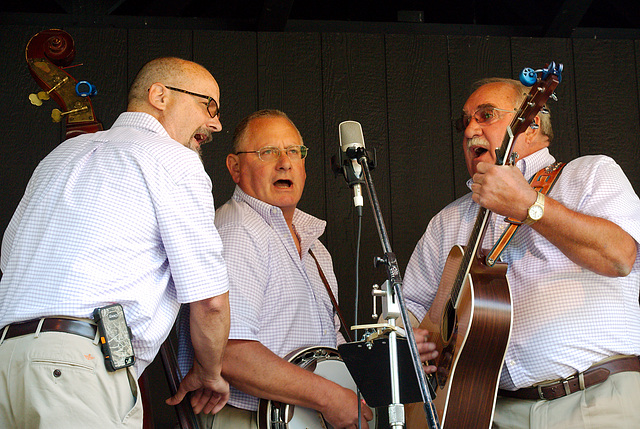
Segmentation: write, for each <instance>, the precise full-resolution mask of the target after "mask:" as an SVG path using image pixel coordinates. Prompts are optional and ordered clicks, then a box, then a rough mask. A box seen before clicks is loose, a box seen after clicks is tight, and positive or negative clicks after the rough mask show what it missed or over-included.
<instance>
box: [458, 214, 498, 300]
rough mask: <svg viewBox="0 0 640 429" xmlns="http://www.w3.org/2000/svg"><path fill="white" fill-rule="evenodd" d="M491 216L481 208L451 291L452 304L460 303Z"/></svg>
mask: <svg viewBox="0 0 640 429" xmlns="http://www.w3.org/2000/svg"><path fill="white" fill-rule="evenodd" d="M490 216H491V212H490V211H489V210H487V209H485V208H484V207H482V206H480V208H479V210H478V215H477V216H476V222H475V224H474V225H473V229H472V230H471V234H470V236H469V241H468V242H467V246H466V247H465V251H464V254H463V255H462V260H461V262H460V267H459V269H458V273H457V274H456V279H455V283H454V285H453V287H452V289H451V302H453V303H457V302H458V297H459V295H460V291H461V290H462V285H463V283H464V280H465V278H466V276H467V274H469V270H470V269H471V264H472V262H473V258H474V256H475V255H476V254H477V253H478V252H480V246H481V243H482V240H483V239H484V234H485V232H486V225H487V223H488V222H489V217H490Z"/></svg>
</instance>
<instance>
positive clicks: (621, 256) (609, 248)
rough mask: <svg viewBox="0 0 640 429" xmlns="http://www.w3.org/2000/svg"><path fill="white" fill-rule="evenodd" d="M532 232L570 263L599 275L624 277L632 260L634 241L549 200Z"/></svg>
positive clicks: (613, 226) (609, 224)
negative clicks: (552, 246)
mask: <svg viewBox="0 0 640 429" xmlns="http://www.w3.org/2000/svg"><path fill="white" fill-rule="evenodd" d="M532 228H533V229H534V230H536V231H537V232H539V233H540V234H542V235H543V236H544V237H545V238H546V239H547V240H549V241H550V242H551V243H552V244H553V245H554V246H556V247H557V248H558V249H560V251H561V252H562V253H563V254H564V255H565V256H567V257H568V258H569V259H571V260H572V261H573V262H575V263H576V264H578V265H580V266H581V267H584V268H587V269H589V270H591V271H593V272H595V273H598V274H601V275H605V276H610V277H621V276H626V275H627V274H629V273H630V272H631V269H632V267H633V264H634V262H635V259H636V251H637V246H636V242H635V240H634V239H633V238H632V237H631V236H630V235H629V234H628V233H627V232H626V231H624V230H623V229H622V228H620V227H619V226H618V225H616V224H614V223H612V222H610V221H608V220H605V219H601V218H597V217H593V216H587V215H584V214H581V213H577V212H574V211H572V210H569V209H567V208H566V207H564V206H563V205H562V204H560V203H558V202H557V201H555V200H553V199H551V198H549V197H547V198H546V201H545V213H544V216H543V217H542V219H540V220H539V221H538V222H536V223H535V224H533V225H532Z"/></svg>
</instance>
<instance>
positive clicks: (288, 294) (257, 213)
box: [178, 187, 342, 411]
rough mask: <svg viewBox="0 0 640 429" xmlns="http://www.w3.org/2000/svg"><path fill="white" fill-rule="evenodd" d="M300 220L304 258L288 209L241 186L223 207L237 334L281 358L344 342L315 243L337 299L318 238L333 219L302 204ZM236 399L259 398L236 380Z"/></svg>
mask: <svg viewBox="0 0 640 429" xmlns="http://www.w3.org/2000/svg"><path fill="white" fill-rule="evenodd" d="M293 224H294V227H295V231H296V233H297V234H298V236H299V238H300V246H301V250H302V258H300V255H299V254H298V249H297V248H296V245H295V243H294V241H293V237H292V236H291V232H290V230H289V227H288V226H287V223H286V221H285V219H284V216H283V215H282V210H280V208H278V207H275V206H272V205H270V204H267V203H264V202H262V201H260V200H258V199H256V198H253V197H250V196H248V195H247V194H246V193H244V192H243V191H242V190H241V189H240V188H239V187H236V189H235V192H234V194H233V197H232V198H231V199H230V200H229V201H228V202H227V203H226V204H224V205H223V206H222V207H220V208H219V209H218V211H217V212H216V226H217V227H218V231H219V232H220V236H221V237H222V242H223V244H224V250H223V254H224V258H225V260H226V262H227V266H228V267H229V303H230V305H231V328H230V333H229V339H236V340H253V341H259V342H260V343H262V345H264V346H265V347H267V348H268V349H269V350H271V351H272V352H273V353H275V354H276V355H278V356H280V357H284V356H286V355H287V354H289V353H290V352H291V351H293V350H296V349H298V348H301V347H305V346H322V347H336V343H337V340H338V339H339V340H340V342H342V335H340V334H339V333H338V329H339V327H340V324H339V320H338V318H337V316H336V315H335V312H334V309H333V305H332V304H331V300H330V298H329V294H328V293H327V290H326V287H325V286H324V283H323V282H322V279H321V278H320V275H319V273H318V268H317V266H316V263H315V261H314V260H313V258H312V257H311V255H309V249H311V250H312V251H313V254H314V255H315V256H316V258H318V262H319V263H320V266H321V267H322V271H323V272H324V275H325V276H326V278H327V281H328V282H329V285H330V286H331V290H332V291H333V294H334V296H335V297H336V299H337V298H338V284H337V281H336V278H335V274H334V272H333V262H332V261H331V256H330V255H329V252H328V251H327V249H326V248H325V247H324V246H323V245H322V243H320V241H319V240H318V237H320V236H321V235H322V234H323V233H324V229H325V225H326V222H325V221H322V220H320V219H317V218H315V217H313V216H311V215H308V214H306V213H304V212H302V211H300V210H297V209H296V211H295V214H294V216H293ZM183 316H184V317H183ZM186 316H187V315H186V313H185V314H184V315H181V318H180V321H181V323H180V333H181V334H180V339H181V347H180V348H179V350H180V351H179V353H178V359H179V361H180V367H181V369H182V373H183V374H186V371H187V370H188V369H189V368H190V367H191V362H192V356H191V354H192V351H185V350H184V344H185V343H189V341H188V338H187V337H186V334H184V333H185V332H186V330H187V329H188V317H186ZM185 340H186V341H185ZM229 404H230V405H233V406H234V407H238V408H243V409H246V410H252V411H256V410H257V409H258V398H255V397H253V396H250V395H248V394H246V393H243V392H241V391H239V390H237V389H235V388H233V387H232V388H231V397H230V399H229Z"/></svg>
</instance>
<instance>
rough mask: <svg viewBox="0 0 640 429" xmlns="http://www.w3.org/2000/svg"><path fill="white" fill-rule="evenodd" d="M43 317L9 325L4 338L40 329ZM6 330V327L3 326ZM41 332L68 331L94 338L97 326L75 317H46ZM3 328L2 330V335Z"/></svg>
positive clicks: (0, 333) (0, 331)
mask: <svg viewBox="0 0 640 429" xmlns="http://www.w3.org/2000/svg"><path fill="white" fill-rule="evenodd" d="M40 320H41V319H33V320H27V321H26V322H20V323H12V324H11V325H9V329H8V330H7V334H6V335H5V337H4V339H5V340H8V339H9V338H15V337H19V336H22V335H27V334H33V333H35V332H36V330H37V329H38V325H39V324H40ZM3 330H4V328H3ZM40 332H66V333H68V334H75V335H80V336H81V337H86V338H89V339H91V340H93V339H94V338H95V337H96V326H95V325H92V324H91V323H89V322H84V321H82V320H74V319H60V318H53V317H52V318H45V319H44V322H43V323H42V328H41V329H40ZM1 336H2V330H0V337H1Z"/></svg>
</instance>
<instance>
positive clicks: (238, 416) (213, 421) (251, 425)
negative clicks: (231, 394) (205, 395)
mask: <svg viewBox="0 0 640 429" xmlns="http://www.w3.org/2000/svg"><path fill="white" fill-rule="evenodd" d="M257 414H258V413H257V412H256V411H248V410H242V409H240V408H235V407H232V406H231V405H227V406H225V407H224V408H223V409H222V410H220V411H219V412H218V413H217V414H215V415H212V414H198V415H197V419H198V426H199V427H200V429H258V417H257Z"/></svg>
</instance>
